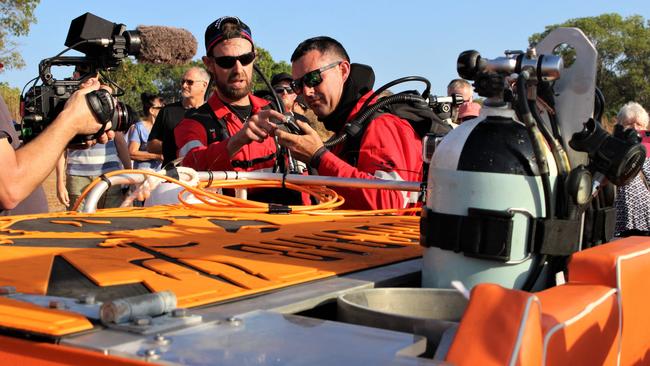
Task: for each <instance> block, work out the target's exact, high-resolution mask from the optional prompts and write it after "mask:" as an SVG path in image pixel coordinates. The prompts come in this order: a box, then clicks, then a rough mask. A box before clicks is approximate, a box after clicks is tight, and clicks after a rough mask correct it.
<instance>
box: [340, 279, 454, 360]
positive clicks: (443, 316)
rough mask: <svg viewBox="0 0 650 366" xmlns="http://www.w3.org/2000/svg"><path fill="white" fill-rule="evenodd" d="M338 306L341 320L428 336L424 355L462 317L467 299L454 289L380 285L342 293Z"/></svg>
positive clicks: (436, 344)
mask: <svg viewBox="0 0 650 366" xmlns="http://www.w3.org/2000/svg"><path fill="white" fill-rule="evenodd" d="M337 307H338V313H337V314H338V315H337V316H338V319H339V320H340V321H343V322H346V323H352V324H358V325H365V326H369V327H375V328H382V329H389V330H395V331H400V332H406V333H413V334H417V335H421V336H424V337H426V338H427V351H426V353H425V354H424V356H429V357H431V356H433V354H434V352H435V350H436V348H437V347H438V344H439V343H440V338H441V337H442V334H443V333H444V332H445V331H446V330H447V329H448V328H450V327H453V326H454V325H457V324H458V322H459V321H460V318H461V317H462V316H463V313H464V312H465V308H466V307H467V299H465V297H463V295H462V294H460V293H459V292H458V291H456V290H450V289H433V288H376V289H365V290H360V291H354V292H350V293H347V294H345V295H342V296H339V297H338V299H337Z"/></svg>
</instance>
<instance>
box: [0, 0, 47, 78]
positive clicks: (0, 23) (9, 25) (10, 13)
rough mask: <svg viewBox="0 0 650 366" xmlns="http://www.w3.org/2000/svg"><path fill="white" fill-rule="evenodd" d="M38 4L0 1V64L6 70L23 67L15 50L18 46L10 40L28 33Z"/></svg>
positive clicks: (26, 0)
mask: <svg viewBox="0 0 650 366" xmlns="http://www.w3.org/2000/svg"><path fill="white" fill-rule="evenodd" d="M39 2H40V0H2V1H0V63H2V64H4V66H5V68H7V69H12V68H21V67H23V66H25V62H24V61H23V58H22V57H21V56H20V52H18V51H17V50H16V48H17V46H18V45H17V43H16V42H15V41H13V40H12V38H13V37H19V36H25V35H27V34H28V33H29V26H30V25H31V24H32V23H36V17H35V16H34V10H35V9H36V6H37V5H38V3H39ZM0 72H2V70H0Z"/></svg>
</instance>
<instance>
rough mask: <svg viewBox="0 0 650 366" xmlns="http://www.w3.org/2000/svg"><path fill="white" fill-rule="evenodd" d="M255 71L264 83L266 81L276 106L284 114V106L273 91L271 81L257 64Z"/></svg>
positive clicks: (254, 66)
mask: <svg viewBox="0 0 650 366" xmlns="http://www.w3.org/2000/svg"><path fill="white" fill-rule="evenodd" d="M253 69H255V72H257V75H259V76H260V77H261V78H262V81H264V84H266V86H267V87H268V88H269V91H270V92H271V95H273V99H274V100H275V104H277V105H278V111H279V112H280V113H284V112H285V110H284V104H283V103H282V102H281V101H280V98H278V95H277V94H276V93H275V91H273V85H271V82H270V81H269V79H267V78H266V76H265V75H264V73H263V72H262V70H260V68H259V66H257V64H256V63H253Z"/></svg>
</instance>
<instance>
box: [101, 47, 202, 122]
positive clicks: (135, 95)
mask: <svg viewBox="0 0 650 366" xmlns="http://www.w3.org/2000/svg"><path fill="white" fill-rule="evenodd" d="M202 65H203V64H202V63H201V62H200V61H192V62H191V63H189V64H188V65H182V66H170V65H152V64H145V63H136V62H133V61H131V60H130V59H125V60H124V62H122V64H121V65H120V67H118V68H117V69H116V70H114V71H111V72H107V73H105V74H106V76H107V77H108V78H109V79H110V80H112V81H113V82H115V84H116V85H118V86H119V87H120V88H121V89H122V91H123V92H124V95H122V96H120V97H119V99H120V100H121V101H122V102H124V103H126V104H128V105H130V106H131V107H133V108H134V109H135V110H136V111H141V110H142V102H141V100H140V94H142V93H152V94H160V95H162V96H163V98H165V100H166V101H168V102H172V101H176V100H179V98H180V94H179V90H180V87H179V84H178V83H179V81H180V80H181V77H182V76H183V73H184V72H185V71H186V70H187V69H189V68H190V67H192V66H202ZM113 89H115V91H116V92H118V90H117V88H116V87H114V88H113Z"/></svg>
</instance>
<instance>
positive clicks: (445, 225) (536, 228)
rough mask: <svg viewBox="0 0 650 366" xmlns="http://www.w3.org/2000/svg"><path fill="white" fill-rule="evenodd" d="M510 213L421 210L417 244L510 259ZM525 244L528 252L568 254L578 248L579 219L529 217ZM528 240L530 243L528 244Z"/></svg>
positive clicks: (478, 255)
mask: <svg viewBox="0 0 650 366" xmlns="http://www.w3.org/2000/svg"><path fill="white" fill-rule="evenodd" d="M512 217H513V213H511V212H506V211H494V210H484V209H476V208H469V209H468V215H467V216H463V215H452V214H445V213H439V212H434V211H433V210H431V209H430V208H428V207H427V208H424V209H423V210H422V216H421V217H420V245H422V246H424V247H436V248H440V249H444V250H451V251H454V252H456V253H463V254H464V255H466V256H468V257H476V258H483V259H491V260H497V261H503V262H507V261H509V260H510V247H511V240H512V229H513V223H514V221H513V220H512ZM530 222H531V226H530V228H531V229H530V231H529V238H528V239H527V243H528V245H529V248H530V250H531V251H532V252H535V253H540V254H547V255H551V256H568V255H571V254H573V253H575V252H577V251H578V250H580V233H581V225H582V221H581V220H580V219H575V220H562V219H543V218H541V219H540V218H538V219H535V218H531V219H530ZM531 243H532V244H531Z"/></svg>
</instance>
